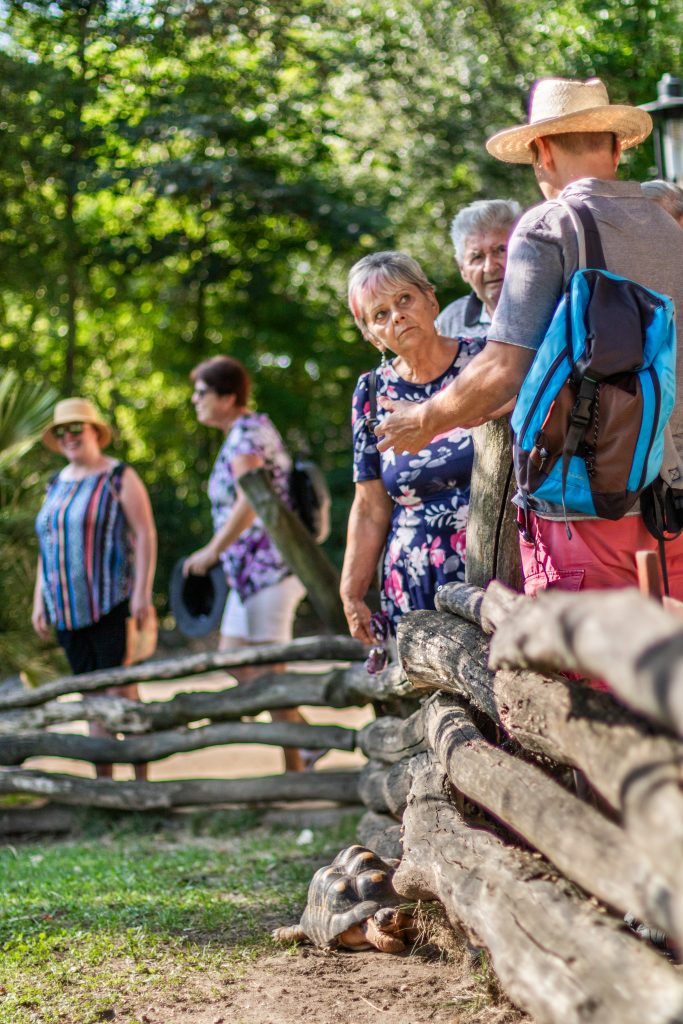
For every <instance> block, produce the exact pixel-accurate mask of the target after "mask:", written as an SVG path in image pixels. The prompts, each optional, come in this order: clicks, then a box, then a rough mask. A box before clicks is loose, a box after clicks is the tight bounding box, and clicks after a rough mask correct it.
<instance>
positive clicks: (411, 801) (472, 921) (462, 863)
mask: <svg viewBox="0 0 683 1024" xmlns="http://www.w3.org/2000/svg"><path fill="white" fill-rule="evenodd" d="M413 762H414V764H413V769H412V774H413V783H412V787H411V791H410V794H409V797H408V806H407V810H406V812H405V815H404V819H403V824H404V837H403V849H404V853H403V860H402V861H401V864H400V865H399V868H398V870H397V872H396V874H395V876H394V886H395V888H396V890H397V892H399V893H400V894H401V895H402V896H404V897H405V898H406V899H411V900H414V899H429V900H431V899H438V900H439V901H440V902H441V903H442V904H443V905H444V907H445V909H446V912H447V914H448V916H449V918H450V920H451V921H452V922H453V924H454V925H462V926H464V927H465V929H466V930H467V931H468V933H469V934H470V936H471V938H472V939H473V941H475V942H477V943H478V944H479V945H485V946H486V947H487V948H488V949H489V951H490V954H491V959H492V963H493V967H494V969H495V971H496V974H497V975H498V977H499V979H500V981H501V984H502V985H503V987H504V989H505V990H506V992H507V994H508V995H509V996H510V998H511V999H512V1000H513V1001H514V1002H515V1003H516V1004H517V1005H518V1006H520V1007H522V1009H524V1010H526V1011H527V1012H528V1013H530V1014H531V1015H532V1016H533V1018H534V1020H535V1021H536V1024H615V1021H619V1024H673V1022H674V1021H678V1020H681V1019H683V978H681V976H680V974H678V973H677V972H676V971H675V970H674V969H673V968H672V967H671V965H670V964H669V963H667V962H666V961H665V960H664V959H663V958H662V957H661V956H660V955H659V954H657V953H655V952H654V951H653V950H652V949H650V948H648V947H647V946H646V945H645V944H644V943H641V942H639V941H638V940H637V939H636V938H635V937H634V936H633V935H631V934H629V933H628V932H627V931H626V929H625V928H624V927H623V924H622V923H621V922H620V921H618V920H615V919H612V918H610V917H609V916H608V915H607V914H606V913H601V912H600V908H599V907H598V906H596V905H595V904H594V903H592V902H590V901H588V900H586V899H584V898H583V897H581V896H580V894H579V893H578V892H577V891H576V890H575V889H574V888H573V886H571V885H570V884H568V883H567V882H565V881H563V880H562V879H559V878H557V876H556V875H555V873H554V872H553V870H552V869H551V868H549V867H548V866H547V865H546V864H545V863H544V862H543V860H542V859H539V855H538V854H536V855H533V854H529V853H526V852H524V851H521V850H518V849H514V848H511V847H510V846H509V845H506V844H505V843H503V842H502V841H501V840H500V839H499V838H498V837H497V836H496V835H495V834H493V833H492V832H491V831H488V830H486V829H483V828H472V827H470V826H469V825H468V824H467V822H466V821H465V820H464V819H463V818H462V816H461V815H460V814H459V813H458V812H457V810H456V808H455V806H454V805H453V802H452V800H451V798H450V795H449V784H448V779H447V776H446V774H445V773H444V772H443V770H442V769H441V768H440V767H439V765H438V763H437V762H436V759H435V758H434V755H432V754H419V755H417V757H415V758H413Z"/></svg>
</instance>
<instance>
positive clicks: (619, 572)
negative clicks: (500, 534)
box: [519, 512, 683, 600]
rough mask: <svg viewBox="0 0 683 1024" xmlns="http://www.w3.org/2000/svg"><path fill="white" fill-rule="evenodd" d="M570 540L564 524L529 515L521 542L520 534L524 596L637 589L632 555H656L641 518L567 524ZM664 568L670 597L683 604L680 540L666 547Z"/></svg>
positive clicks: (681, 543) (682, 535)
mask: <svg viewBox="0 0 683 1024" xmlns="http://www.w3.org/2000/svg"><path fill="white" fill-rule="evenodd" d="M569 526H570V528H571V532H572V538H571V540H569V538H568V537H567V531H566V528H565V524H564V522H560V521H557V520H554V519H541V518H540V517H539V516H536V515H534V513H533V512H530V513H529V533H530V534H531V536H532V538H533V540H532V541H526V540H524V538H523V536H522V535H521V534H520V537H519V547H520V551H521V554H522V573H523V575H524V593H525V594H529V595H531V596H533V595H534V594H537V593H538V591H539V590H548V589H550V588H557V589H558V590H610V589H612V588H614V587H637V586H638V575H637V572H636V551H655V552H657V551H658V545H657V541H656V540H655V538H654V537H653V536H652V534H651V533H649V532H648V530H647V529H646V527H645V523H644V522H643V520H642V518H641V516H625V517H624V518H623V519H618V520H615V521H614V522H613V521H612V520H609V519H581V520H574V521H570V523H569ZM665 551H666V568H667V573H668V576H669V592H670V594H671V596H672V597H677V598H678V599H679V600H683V534H681V536H680V537H677V538H676V540H671V541H667V543H666V546H665Z"/></svg>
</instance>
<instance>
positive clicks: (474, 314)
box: [435, 292, 491, 338]
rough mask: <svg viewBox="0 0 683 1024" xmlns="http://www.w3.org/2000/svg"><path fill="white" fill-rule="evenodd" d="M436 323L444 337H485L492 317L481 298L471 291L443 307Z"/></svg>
mask: <svg viewBox="0 0 683 1024" xmlns="http://www.w3.org/2000/svg"><path fill="white" fill-rule="evenodd" d="M435 323H436V327H437V330H438V331H439V333H440V334H442V335H443V337H444V338H485V337H486V335H487V334H488V333H489V327H490V326H491V317H490V316H489V314H488V311H487V309H486V306H485V305H484V303H483V302H482V301H481V299H479V298H477V296H476V295H475V293H474V292H470V294H469V295H465V296H464V298H462V299H456V300H455V302H451V303H450V304H449V305H448V306H446V308H445V309H442V311H441V312H440V313H439V315H438V316H437V318H436V321H435Z"/></svg>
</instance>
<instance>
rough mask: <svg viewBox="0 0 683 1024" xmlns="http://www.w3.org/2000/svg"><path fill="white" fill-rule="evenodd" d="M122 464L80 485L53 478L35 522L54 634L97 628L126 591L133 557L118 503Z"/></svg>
mask: <svg viewBox="0 0 683 1024" xmlns="http://www.w3.org/2000/svg"><path fill="white" fill-rule="evenodd" d="M125 468H126V465H125V463H123V462H118V463H117V464H116V465H115V466H114V467H113V468H111V469H107V470H105V471H104V472H102V473H95V474H93V475H92V476H87V477H85V478H84V479H83V480H62V479H61V475H60V474H58V475H57V476H55V477H54V478H53V479H52V480H51V481H50V483H49V484H48V487H47V492H46V494H45V500H44V502H43V505H42V508H41V509H40V512H39V513H38V516H37V518H36V533H37V534H38V543H39V546H40V554H41V558H42V562H43V600H44V602H45V609H46V612H47V616H48V619H49V620H50V622H52V623H53V624H54V625H55V626H56V627H57V629H68V630H74V629H82V628H83V627H84V626H90V625H92V624H93V623H94V622H97V621H98V620H99V619H101V618H102V616H103V615H106V614H107V613H108V612H110V611H111V610H112V609H113V608H115V607H116V605H118V604H121V602H122V601H125V600H126V599H127V598H128V597H129V596H130V593H131V590H132V579H133V551H132V545H131V541H130V537H129V532H128V524H127V522H126V518H125V516H124V513H123V507H122V505H121V500H120V491H121V477H122V475H123V471H124V469H125Z"/></svg>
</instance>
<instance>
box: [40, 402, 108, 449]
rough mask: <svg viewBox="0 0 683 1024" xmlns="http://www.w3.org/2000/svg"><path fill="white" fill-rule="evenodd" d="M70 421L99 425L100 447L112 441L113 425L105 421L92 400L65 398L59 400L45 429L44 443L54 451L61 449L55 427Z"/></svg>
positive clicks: (104, 446) (63, 425)
mask: <svg viewBox="0 0 683 1024" xmlns="http://www.w3.org/2000/svg"><path fill="white" fill-rule="evenodd" d="M69 423H92V425H93V426H94V427H97V433H98V435H99V439H100V448H106V447H107V445H108V444H109V442H110V441H111V437H112V434H111V427H110V426H109V424H108V423H105V421H104V420H103V419H102V417H101V416H100V414H99V412H98V411H97V409H96V408H95V406H94V405H93V403H92V402H90V401H88V399H87V398H65V399H63V401H61V402H57V404H56V406H55V411H54V412H53V414H52V423H51V424H50V426H49V427H48V428H47V430H44V431H43V444H44V445H45V446H46V447H47V448H49V449H50V450H51V451H53V452H58V451H61V449H60V447H59V442H58V440H57V438H56V437H55V435H54V433H53V431H54V429H55V427H65V426H67V424H69Z"/></svg>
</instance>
